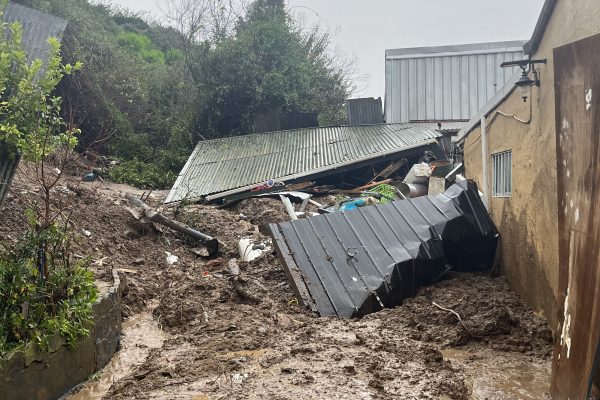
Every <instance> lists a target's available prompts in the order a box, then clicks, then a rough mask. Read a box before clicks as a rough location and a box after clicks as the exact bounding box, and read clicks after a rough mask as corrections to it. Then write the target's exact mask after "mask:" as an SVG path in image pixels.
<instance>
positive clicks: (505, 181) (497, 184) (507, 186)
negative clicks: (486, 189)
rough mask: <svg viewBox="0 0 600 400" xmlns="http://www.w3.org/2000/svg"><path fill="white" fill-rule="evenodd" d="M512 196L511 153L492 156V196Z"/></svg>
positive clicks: (505, 152) (506, 152) (504, 152)
mask: <svg viewBox="0 0 600 400" xmlns="http://www.w3.org/2000/svg"><path fill="white" fill-rule="evenodd" d="M511 194H512V151H511V150H509V151H503V152H502V153H496V154H492V196H493V197H510V196H511Z"/></svg>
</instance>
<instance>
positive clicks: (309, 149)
mask: <svg viewBox="0 0 600 400" xmlns="http://www.w3.org/2000/svg"><path fill="white" fill-rule="evenodd" d="M436 129H437V124H435V123H413V124H411V123H408V124H388V125H386V124H379V125H358V126H336V127H326V128H309V129H297V130H292V131H279V132H271V133H263V134H253V135H246V136H236V137H229V138H223V139H216V140H207V141H203V142H200V143H198V146H197V147H196V149H195V150H194V152H193V153H192V155H191V156H190V158H189V160H188V162H187V164H186V165H185V167H184V168H183V170H182V171H181V174H180V175H179V177H178V178H177V181H176V182H175V185H174V186H173V188H172V189H171V192H170V193H169V196H168V197H167V200H166V202H167V203H171V202H177V201H181V200H184V199H187V200H198V199H200V198H203V197H206V196H208V195H211V194H215V193H226V192H227V193H230V194H232V193H231V192H232V191H235V190H239V191H243V190H248V189H249V188H250V187H251V186H254V185H257V184H260V183H263V182H265V181H268V180H271V179H272V180H275V181H289V180H293V179H298V178H302V177H306V176H310V175H313V174H317V173H323V172H326V171H329V170H335V169H337V168H341V167H345V166H348V165H353V164H355V163H358V162H361V161H367V160H371V159H377V158H379V157H383V156H387V155H391V154H396V153H401V152H403V151H408V150H411V149H415V148H417V147H421V146H427V145H429V144H432V143H436V142H437V139H438V138H439V137H440V136H441V133H440V132H437V131H436ZM208 199H209V200H211V199H212V198H211V197H208Z"/></svg>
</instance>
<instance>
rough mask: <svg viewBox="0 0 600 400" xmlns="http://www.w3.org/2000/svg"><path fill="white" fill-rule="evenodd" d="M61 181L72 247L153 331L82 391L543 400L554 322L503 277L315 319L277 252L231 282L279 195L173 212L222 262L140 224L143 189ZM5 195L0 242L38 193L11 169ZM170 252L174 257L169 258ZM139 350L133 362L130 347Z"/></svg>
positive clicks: (131, 342) (275, 214)
mask: <svg viewBox="0 0 600 400" xmlns="http://www.w3.org/2000/svg"><path fill="white" fill-rule="evenodd" d="M65 188H66V186H65V187H64V188H63V189H60V190H61V191H62V192H63V193H66V194H67V198H68V199H69V202H70V203H69V207H70V210H71V211H72V215H73V221H74V227H75V231H76V232H78V240H77V242H76V244H75V251H76V252H77V254H78V255H81V256H89V257H91V258H92V260H94V261H95V265H94V266H93V268H94V269H95V272H96V275H97V276H98V278H99V279H100V280H102V279H103V278H104V277H105V272H106V271H108V269H109V268H119V269H120V270H121V273H123V274H126V275H127V279H128V286H127V289H126V292H125V297H124V300H125V304H126V305H125V310H124V315H125V316H126V318H127V317H129V318H131V321H135V320H136V318H139V315H140V314H143V315H148V313H150V314H151V315H152V316H153V317H154V323H155V324H156V326H157V327H156V328H155V330H152V329H148V330H147V331H145V330H144V329H145V328H143V329H142V328H140V327H139V326H137V325H136V326H137V328H136V330H135V332H134V331H131V332H127V331H126V332H125V335H124V338H123V343H124V348H125V349H127V351H124V352H123V353H122V354H123V357H126V358H127V359H121V360H119V357H120V355H117V364H119V363H120V364H124V363H125V364H128V365H127V366H128V368H126V369H125V371H127V373H126V374H121V375H118V376H112V377H111V376H107V377H102V378H101V379H102V382H104V383H103V385H106V387H107V388H108V386H110V389H108V392H101V393H100V394H96V395H88V394H85V395H83V394H84V391H82V392H81V394H80V397H78V398H84V399H97V398H101V397H102V398H105V399H195V400H206V399H211V400H212V399H266V398H270V399H281V400H283V399H290V400H291V399H336V400H337V399H486V398H487V399H540V398H544V396H545V392H546V391H547V390H548V379H549V374H550V362H551V360H550V355H551V335H550V330H549V329H548V327H547V326H546V324H545V322H544V321H543V320H542V319H541V318H539V317H537V316H536V315H535V314H533V313H532V312H531V310H529V309H528V308H527V307H526V306H525V305H524V304H523V303H522V301H521V300H520V299H519V298H518V297H517V296H516V295H515V294H514V293H513V292H512V291H511V290H510V289H509V288H508V286H507V284H506V282H505V281H504V279H502V278H497V279H491V278H488V277H483V276H471V275H456V276H451V277H449V278H448V279H447V280H444V281H442V282H440V283H438V284H437V285H435V286H433V287H429V288H425V289H423V290H421V291H420V293H419V295H418V296H417V297H416V298H414V299H410V300H407V301H406V302H405V303H404V304H403V305H402V306H400V307H397V308H396V309H393V310H385V311H383V312H380V313H377V314H372V315H369V316H367V317H365V318H363V319H361V320H341V319H335V318H318V317H316V316H315V315H313V314H311V313H309V312H308V311H306V310H305V309H304V308H303V307H302V306H300V305H298V303H297V301H296V299H295V298H294V295H293V292H292V290H291V288H290V285H289V282H288V281H287V279H286V275H285V273H284V271H283V269H282V267H281V265H280V264H279V262H278V259H277V258H276V257H275V256H274V255H272V254H267V255H266V256H264V257H263V258H261V259H259V260H256V261H254V262H252V263H241V262H240V263H239V266H240V270H241V275H240V277H239V279H238V280H237V286H235V287H234V279H233V278H232V277H231V276H230V275H229V270H228V263H229V261H230V260H231V259H232V258H237V257H239V255H238V249H237V243H238V241H239V239H240V238H241V237H252V238H254V239H257V240H259V241H265V242H268V238H267V237H266V236H265V235H264V234H263V233H262V232H261V230H259V226H258V225H261V224H264V223H265V222H278V221H282V220H286V219H287V215H286V213H285V211H284V210H283V207H282V206H281V204H280V202H278V201H277V200H274V199H250V200H246V201H243V202H241V203H239V204H238V205H236V206H235V207H232V208H230V209H219V208H216V207H210V206H190V207H188V208H186V209H185V210H180V211H179V212H178V213H177V214H176V215H174V214H173V213H170V214H169V215H170V216H172V217H176V218H177V219H179V220H181V221H185V222H187V223H189V224H191V225H194V226H196V227H197V228H198V229H199V230H201V231H203V232H204V233H207V234H209V235H212V236H214V237H216V238H218V239H219V240H220V241H221V242H222V245H223V246H222V252H221V254H220V257H219V258H217V259H214V260H205V259H201V258H197V257H196V256H195V255H194V254H193V253H192V252H191V251H190V249H191V246H190V244H189V243H188V242H186V240H185V238H183V237H180V236H177V235H175V234H174V233H172V232H170V231H168V230H166V229H160V230H156V229H154V228H152V229H147V230H140V229H139V228H140V226H139V223H137V222H136V221H135V219H134V218H133V217H132V216H131V214H130V213H129V212H128V211H127V210H126V209H125V207H126V206H128V203H127V202H126V201H125V200H124V194H125V193H141V191H136V190H135V189H133V188H128V187H125V186H117V185H109V184H86V185H81V191H80V193H75V192H72V193H69V192H68V189H65ZM11 193H13V194H12V196H11V198H10V199H9V201H8V203H7V205H6V207H5V208H4V209H3V210H2V212H1V213H0V237H1V238H2V240H12V239H14V238H16V237H17V236H18V234H19V231H22V229H23V222H24V221H23V220H22V218H21V217H20V214H21V212H22V210H23V208H24V207H25V205H26V203H27V201H28V199H29V197H28V196H36V194H35V193H32V188H31V187H30V186H28V185H27V184H26V183H24V182H23V181H22V180H20V179H19V178H18V179H17V181H16V182H15V185H14V187H13V189H12V192H11ZM160 199H161V197H160V196H157V197H155V198H151V200H150V203H154V205H158V204H159V203H160ZM84 231H87V232H89V233H90V235H89V236H88V235H86V234H85V232H84ZM263 232H264V230H263ZM166 252H169V253H170V254H173V255H176V256H177V257H179V261H178V262H177V263H175V264H173V265H169V264H168V263H167V261H166V259H167V255H166ZM433 303H435V304H437V305H438V306H440V307H442V308H445V309H451V310H453V311H454V312H456V313H458V315H459V316H460V319H461V320H460V321H459V319H458V318H457V316H456V315H455V314H454V313H452V312H450V311H444V310H442V309H440V308H438V307H437V306H435V305H434V304H433ZM134 314H135V315H134ZM138 325H139V324H138ZM156 329H162V330H163V331H164V332H162V333H161V334H160V335H157V333H156ZM144 332H147V333H146V335H147V336H148V337H146V338H144ZM158 336H160V337H161V340H160V341H158V343H159V344H158V345H159V346H160V347H156V343H155V342H157V341H156V340H154V339H155V337H158ZM164 338H166V340H164V342H162V339H164ZM136 348H138V349H140V351H139V353H140V354H143V355H144V356H143V357H142V358H141V359H137V358H136V357H134V356H131V355H132V354H135V353H136V351H135V349H136ZM106 382H108V383H110V382H112V385H110V384H106ZM90 384H91V385H93V382H91V383H90ZM74 398H76V397H74Z"/></svg>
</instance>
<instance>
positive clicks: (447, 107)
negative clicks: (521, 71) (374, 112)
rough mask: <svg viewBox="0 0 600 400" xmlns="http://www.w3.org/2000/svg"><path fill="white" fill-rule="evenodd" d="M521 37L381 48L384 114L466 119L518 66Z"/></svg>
mask: <svg viewBox="0 0 600 400" xmlns="http://www.w3.org/2000/svg"><path fill="white" fill-rule="evenodd" d="M524 43H525V42H524V41H515V42H498V43H481V44H471V45H460V46H443V47H422V48H411V49H397V50H387V51H386V62H385V68H386V72H385V75H386V84H385V86H386V87H385V120H386V122H388V123H401V122H408V121H419V120H434V121H438V120H468V119H470V118H471V117H472V116H473V115H475V114H476V113H477V112H478V111H479V110H480V109H481V108H482V107H483V106H484V105H485V104H486V103H487V102H488V101H489V100H490V99H491V98H492V97H493V96H494V95H495V94H496V93H497V92H498V91H500V89H501V88H502V87H503V86H504V85H505V83H506V82H508V81H509V79H510V77H511V76H512V75H513V74H514V73H515V71H516V70H517V69H518V68H500V64H501V63H502V62H504V61H512V60H519V59H522V58H524V55H523V50H522V47H523V44H524Z"/></svg>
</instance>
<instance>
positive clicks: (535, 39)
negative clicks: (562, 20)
mask: <svg viewBox="0 0 600 400" xmlns="http://www.w3.org/2000/svg"><path fill="white" fill-rule="evenodd" d="M556 3H557V0H546V2H545V3H544V6H543V7H542V11H541V13H540V17H539V18H538V22H537V24H536V25H535V29H534V30H533V34H532V35H531V40H529V42H527V43H525V46H523V51H524V52H525V54H527V55H529V56H532V55H533V54H535V52H536V51H537V50H538V47H539V46H540V43H541V41H542V38H543V37H544V32H545V31H546V27H547V26H548V23H549V22H550V17H552V12H553V11H554V6H556Z"/></svg>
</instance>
